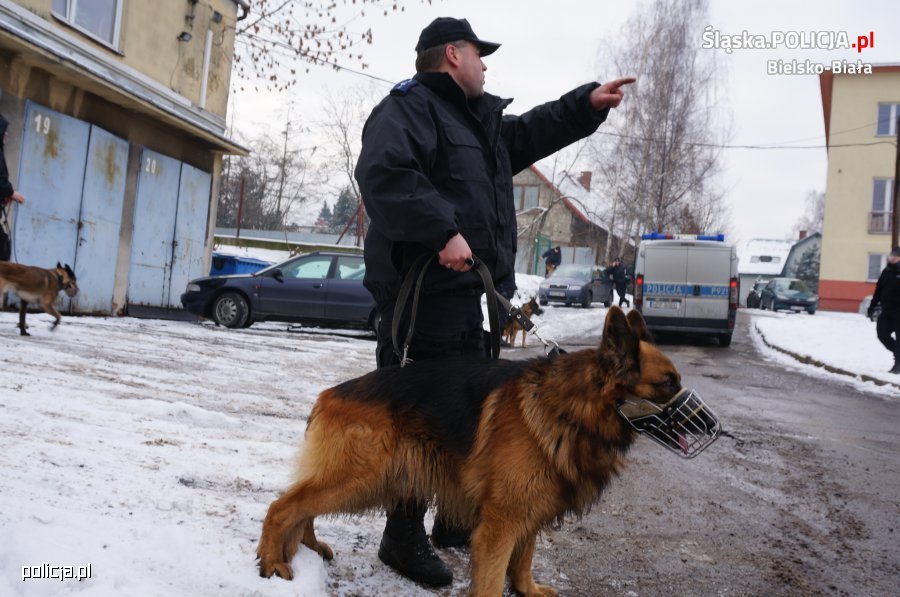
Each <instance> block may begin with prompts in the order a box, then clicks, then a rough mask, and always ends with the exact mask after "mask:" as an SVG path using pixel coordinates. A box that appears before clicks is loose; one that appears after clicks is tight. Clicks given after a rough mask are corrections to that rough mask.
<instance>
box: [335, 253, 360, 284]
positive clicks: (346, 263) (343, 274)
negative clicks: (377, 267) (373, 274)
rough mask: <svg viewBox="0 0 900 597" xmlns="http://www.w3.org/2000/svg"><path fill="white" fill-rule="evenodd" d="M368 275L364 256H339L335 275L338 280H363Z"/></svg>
mask: <svg viewBox="0 0 900 597" xmlns="http://www.w3.org/2000/svg"><path fill="white" fill-rule="evenodd" d="M365 275H366V263H365V261H363V258H362V257H352V256H349V255H341V256H340V257H338V261H337V269H335V271H334V277H335V278H337V279H338V280H362V279H363V276H365Z"/></svg>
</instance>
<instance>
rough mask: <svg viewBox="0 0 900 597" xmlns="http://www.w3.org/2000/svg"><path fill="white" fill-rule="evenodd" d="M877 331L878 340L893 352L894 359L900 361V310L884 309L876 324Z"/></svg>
mask: <svg viewBox="0 0 900 597" xmlns="http://www.w3.org/2000/svg"><path fill="white" fill-rule="evenodd" d="M875 332H876V333H877V334H878V340H880V341H881V343H882V344H884V347H885V348H887V349H888V350H889V351H891V352H892V353H893V355H894V359H896V360H897V361H898V362H900V312H898V311H888V310H887V309H885V310H883V311H882V312H881V315H879V316H878V322H877V323H876V324H875ZM891 334H893V337H891Z"/></svg>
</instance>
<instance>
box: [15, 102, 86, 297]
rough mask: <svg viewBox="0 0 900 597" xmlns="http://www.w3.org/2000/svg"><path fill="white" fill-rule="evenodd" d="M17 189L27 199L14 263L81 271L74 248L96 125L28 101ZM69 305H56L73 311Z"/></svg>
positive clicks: (18, 221)
mask: <svg viewBox="0 0 900 597" xmlns="http://www.w3.org/2000/svg"><path fill="white" fill-rule="evenodd" d="M25 114H26V116H25V134H24V135H23V138H22V153H21V159H20V160H19V176H18V183H19V184H18V187H19V190H20V191H21V192H22V194H23V195H24V196H25V197H26V201H25V204H24V205H17V206H16V208H15V210H16V211H15V216H14V217H15V228H14V232H13V243H14V245H13V259H14V260H15V261H17V262H18V263H21V264H24V265H36V266H38V267H45V268H49V267H53V266H55V265H56V262H57V261H59V262H62V263H68V264H70V265H72V267H73V269H75V273H76V275H77V276H78V278H79V281H80V279H81V275H82V273H83V272H82V271H80V270H79V268H78V267H76V263H75V246H76V238H77V232H78V218H79V213H80V210H81V195H82V188H83V184H84V169H85V161H86V156H87V147H88V140H89V137H90V129H91V126H90V125H89V124H88V123H86V122H83V121H81V120H77V119H75V118H71V117H69V116H66V115H64V114H60V113H59V112H55V111H53V110H51V109H49V108H46V107H44V106H41V105H39V104H35V103H33V102H28V104H27V106H26V110H25ZM69 302H70V300H69V299H68V298H67V297H65V295H62V298H60V299H58V300H57V304H58V306H59V308H60V309H61V310H64V311H68V310H69V307H70V305H69Z"/></svg>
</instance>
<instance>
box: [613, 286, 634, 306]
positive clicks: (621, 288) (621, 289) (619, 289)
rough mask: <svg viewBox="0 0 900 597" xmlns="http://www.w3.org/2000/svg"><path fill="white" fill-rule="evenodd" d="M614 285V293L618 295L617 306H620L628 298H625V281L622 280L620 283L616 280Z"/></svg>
mask: <svg viewBox="0 0 900 597" xmlns="http://www.w3.org/2000/svg"><path fill="white" fill-rule="evenodd" d="M615 285H616V294H618V295H619V306H620V307H621V306H622V303H628V299H627V298H625V286H626V285H627V283H626V282H622V283H621V284H620V283H618V282H616V283H615ZM628 304H631V303H628Z"/></svg>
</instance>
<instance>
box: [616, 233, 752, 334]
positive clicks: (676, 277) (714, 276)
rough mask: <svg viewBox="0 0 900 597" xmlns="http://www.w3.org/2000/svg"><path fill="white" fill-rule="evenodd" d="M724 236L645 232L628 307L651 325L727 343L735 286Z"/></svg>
mask: <svg viewBox="0 0 900 597" xmlns="http://www.w3.org/2000/svg"><path fill="white" fill-rule="evenodd" d="M737 271H738V258H737V252H736V250H735V248H734V247H733V246H731V245H728V244H726V243H725V236H724V235H722V234H717V235H683V234H659V233H652V234H645V235H643V236H642V237H641V243H640V244H639V245H638V249H637V256H636V257H635V264H634V307H635V309H637V310H638V311H640V312H641V314H642V315H643V316H644V320H645V321H646V322H647V327H648V329H650V330H651V331H660V332H692V333H700V334H712V335H715V336H716V337H717V338H718V340H719V343H720V344H721V345H722V346H730V345H731V335H732V334H733V333H734V320H735V317H736V315H737V307H738V297H739V296H740V292H739V290H740V288H739V282H738V273H737Z"/></svg>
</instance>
